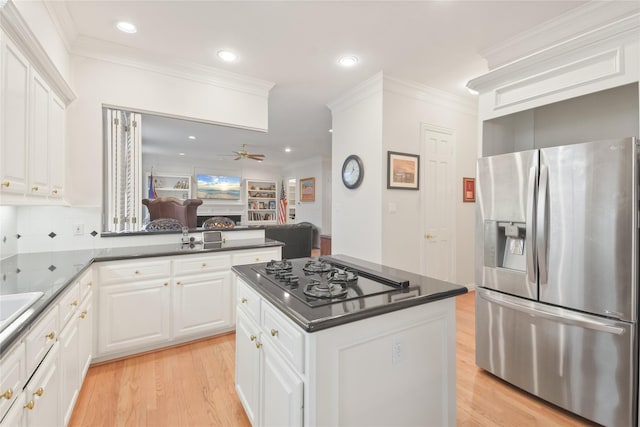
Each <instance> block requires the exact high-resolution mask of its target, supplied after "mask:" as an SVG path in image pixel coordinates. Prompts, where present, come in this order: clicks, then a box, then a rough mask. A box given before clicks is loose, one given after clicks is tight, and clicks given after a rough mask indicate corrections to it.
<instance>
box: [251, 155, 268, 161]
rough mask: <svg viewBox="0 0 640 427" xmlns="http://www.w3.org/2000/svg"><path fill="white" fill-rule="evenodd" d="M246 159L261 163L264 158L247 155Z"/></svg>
mask: <svg viewBox="0 0 640 427" xmlns="http://www.w3.org/2000/svg"><path fill="white" fill-rule="evenodd" d="M247 158H249V159H253V160H258V161H262V160H264V156H262V157H258V156H254V155H251V154H249V155H248V156H247Z"/></svg>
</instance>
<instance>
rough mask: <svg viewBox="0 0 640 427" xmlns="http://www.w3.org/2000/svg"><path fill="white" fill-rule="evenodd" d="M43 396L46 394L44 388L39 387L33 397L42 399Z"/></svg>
mask: <svg viewBox="0 0 640 427" xmlns="http://www.w3.org/2000/svg"><path fill="white" fill-rule="evenodd" d="M43 394H44V389H43V388H42V387H38V389H37V390H36V391H34V392H33V395H34V396H38V397H41V396H42V395H43Z"/></svg>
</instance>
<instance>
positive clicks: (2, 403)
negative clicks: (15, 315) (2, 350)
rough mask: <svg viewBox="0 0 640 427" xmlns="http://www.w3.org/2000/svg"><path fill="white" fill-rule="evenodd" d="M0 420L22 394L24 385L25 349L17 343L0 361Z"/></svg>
mask: <svg viewBox="0 0 640 427" xmlns="http://www.w3.org/2000/svg"><path fill="white" fill-rule="evenodd" d="M0 366H1V367H2V369H0V420H1V419H2V417H3V416H4V414H5V413H6V412H7V411H8V410H9V408H10V407H11V404H12V403H14V401H15V400H16V399H17V398H18V396H19V395H20V393H21V392H22V388H23V387H24V383H25V379H26V378H25V376H26V369H25V349H24V343H23V342H21V343H19V344H18V345H17V346H16V347H15V348H14V349H13V350H11V351H10V352H9V353H8V354H6V355H5V356H4V357H3V358H2V360H1V361H0Z"/></svg>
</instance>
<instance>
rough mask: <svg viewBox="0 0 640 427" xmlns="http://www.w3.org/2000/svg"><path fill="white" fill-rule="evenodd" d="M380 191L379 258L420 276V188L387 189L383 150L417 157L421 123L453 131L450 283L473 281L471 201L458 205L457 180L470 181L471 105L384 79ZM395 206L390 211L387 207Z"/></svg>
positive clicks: (473, 123)
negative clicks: (453, 235) (453, 219)
mask: <svg viewBox="0 0 640 427" xmlns="http://www.w3.org/2000/svg"><path fill="white" fill-rule="evenodd" d="M383 93H384V95H383V96H384V103H383V117H384V118H383V123H384V125H383V156H384V159H385V165H384V168H383V170H384V174H383V182H382V183H381V184H380V188H381V192H382V206H383V209H382V260H383V263H384V264H387V265H391V266H394V267H397V268H401V269H404V270H408V271H413V272H416V273H419V272H420V269H421V268H420V266H421V261H422V260H421V259H420V255H421V245H422V243H423V235H422V231H423V227H424V226H423V222H424V221H423V218H422V217H421V213H422V210H423V206H422V204H423V196H424V194H423V191H424V188H423V186H421V187H420V189H419V190H418V191H409V190H388V189H386V156H387V151H399V152H404V153H412V154H421V153H422V152H423V147H422V146H421V145H422V141H421V134H420V133H421V125H422V124H429V125H432V126H437V127H440V128H447V129H450V130H453V131H454V133H455V138H456V152H455V167H456V170H455V173H454V185H453V187H454V189H455V190H456V192H455V194H454V195H453V197H454V200H455V221H454V225H455V227H454V229H455V236H456V239H455V241H454V243H455V247H456V255H455V259H454V263H455V264H454V265H455V266H456V268H455V272H454V275H455V276H454V280H455V281H456V282H457V283H460V284H465V285H466V284H471V283H473V281H474V242H475V239H474V226H475V222H474V221H475V203H463V202H462V196H461V191H462V177H475V175H476V159H477V157H478V156H477V139H478V135H477V120H478V118H477V109H476V106H475V104H474V103H469V102H468V101H465V100H461V99H458V98H457V97H454V96H453V95H449V94H446V93H444V92H440V91H437V90H434V89H432V88H428V87H424V86H419V85H415V84H409V83H406V82H401V81H398V80H395V79H391V78H387V77H385V79H384V92H383ZM390 204H393V205H395V209H396V210H395V212H390V209H388V206H389V205H390Z"/></svg>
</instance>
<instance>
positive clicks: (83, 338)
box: [77, 293, 94, 388]
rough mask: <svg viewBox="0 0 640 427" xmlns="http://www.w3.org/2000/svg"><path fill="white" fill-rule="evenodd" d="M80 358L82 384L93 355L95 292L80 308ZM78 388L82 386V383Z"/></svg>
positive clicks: (88, 296)
mask: <svg viewBox="0 0 640 427" xmlns="http://www.w3.org/2000/svg"><path fill="white" fill-rule="evenodd" d="M77 316H78V319H79V320H78V324H79V325H78V335H79V336H78V356H79V357H78V359H79V366H78V367H79V370H80V384H81V383H82V381H83V380H84V377H85V376H86V375H87V371H88V370H89V365H90V364H91V358H92V356H93V328H94V320H93V319H94V314H93V294H92V293H90V294H89V295H87V297H86V298H85V299H84V301H83V302H82V305H81V306H80V308H79V309H78V313H77ZM78 388H81V387H80V385H79V386H78Z"/></svg>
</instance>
